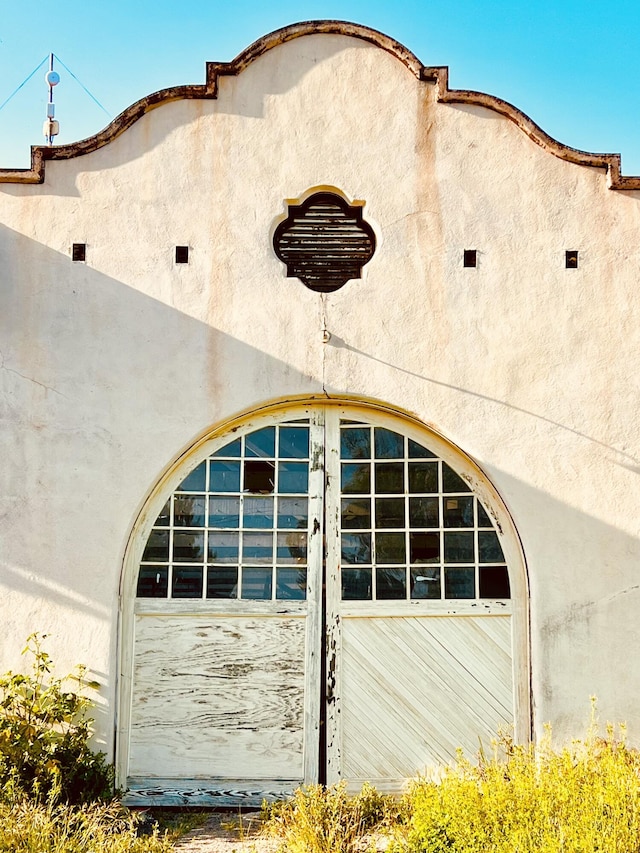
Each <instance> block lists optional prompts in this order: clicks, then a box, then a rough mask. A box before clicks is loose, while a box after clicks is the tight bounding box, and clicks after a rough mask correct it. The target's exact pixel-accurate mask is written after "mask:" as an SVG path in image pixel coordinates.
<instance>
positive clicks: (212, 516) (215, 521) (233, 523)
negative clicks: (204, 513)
mask: <svg viewBox="0 0 640 853" xmlns="http://www.w3.org/2000/svg"><path fill="white" fill-rule="evenodd" d="M239 524H240V498H216V497H213V496H211V497H210V498H209V527H238V525H239Z"/></svg>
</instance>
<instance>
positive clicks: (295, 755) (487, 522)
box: [127, 406, 515, 805]
mask: <svg viewBox="0 0 640 853" xmlns="http://www.w3.org/2000/svg"><path fill="white" fill-rule="evenodd" d="M302 414H303V415H304V417H302V416H301V417H293V416H290V417H289V418H288V419H285V418H283V417H282V415H280V416H274V417H273V418H272V419H271V421H268V422H266V423H261V424H257V425H256V424H250V425H248V426H246V427H245V428H244V429H243V430H241V431H238V433H237V434H236V435H234V436H233V437H232V438H231V440H226V441H224V440H218V441H217V442H216V443H214V445H213V447H212V449H211V450H210V452H209V453H208V455H207V457H206V459H204V460H203V461H202V462H201V463H200V464H199V465H196V467H195V468H194V469H193V471H192V472H190V473H189V474H188V475H187V476H186V477H185V478H184V479H183V480H182V482H181V483H180V485H179V487H178V489H176V490H175V491H174V492H173V494H172V495H171V497H170V499H169V501H168V503H167V505H166V507H165V508H164V509H163V510H162V512H161V513H160V515H159V516H158V518H157V519H156V522H155V524H154V525H153V529H152V531H151V533H150V535H149V537H148V539H147V543H146V546H145V549H144V552H143V554H142V559H141V561H140V568H139V577H138V596H137V598H136V602H135V614H134V620H133V621H134V638H133V649H134V653H133V658H132V671H131V679H132V691H131V707H130V715H129V718H128V725H129V733H128V765H127V786H128V787H129V789H130V794H129V797H128V801H129V802H131V803H140V802H147V803H152V802H153V803H157V804H170V803H188V804H193V803H202V804H220V805H221V804H229V803H236V802H245V803H249V802H251V803H256V804H258V803H259V802H261V800H262V799H263V798H265V797H266V798H274V797H281V796H285V795H286V794H288V793H289V792H291V791H292V790H293V789H294V788H295V787H296V786H297V785H299V784H303V783H310V782H314V781H317V780H318V779H321V780H326V781H328V782H334V781H337V780H339V779H346V780H348V782H349V783H350V785H352V786H353V787H357V786H359V785H360V784H361V783H362V782H364V781H372V782H374V783H375V784H376V785H377V786H378V787H380V788H381V789H385V790H398V789H399V788H400V787H401V786H402V784H403V783H404V781H405V780H406V779H407V778H409V777H411V776H413V775H415V774H416V773H418V772H422V771H423V770H424V769H425V767H426V766H427V765H432V764H441V763H446V762H448V761H450V760H452V759H454V758H455V756H456V750H457V748H458V747H462V748H463V749H464V750H465V752H466V753H467V754H468V755H469V756H473V755H475V754H476V753H477V751H478V748H479V746H480V745H482V746H483V747H484V748H488V747H489V745H490V740H491V738H492V737H494V736H495V735H496V733H497V731H498V729H499V728H504V727H507V726H509V725H511V724H512V723H513V721H514V695H515V694H514V681H513V674H512V673H513V655H512V645H513V644H512V636H511V635H512V611H511V600H510V584H509V574H508V570H507V565H506V562H505V558H504V555H503V550H502V547H501V541H500V538H499V537H498V534H497V532H496V529H495V526H494V524H493V522H492V520H491V517H490V516H489V514H488V513H487V511H486V510H485V507H484V505H483V502H482V500H481V499H480V498H479V497H478V495H477V494H475V493H474V492H473V491H472V489H471V487H470V485H469V482H468V481H467V480H465V479H463V478H461V477H460V476H459V475H458V473H456V471H455V470H454V468H453V467H451V465H449V464H448V463H447V461H445V460H444V459H443V458H441V455H436V454H435V453H434V452H432V450H430V449H429V448H428V447H427V446H426V444H425V443H424V439H423V437H422V434H421V433H418V434H416V430H415V428H413V430H412V429H408V428H403V424H402V422H401V421H398V419H397V418H390V417H389V416H383V415H378V416H369V417H367V418H366V419H365V418H364V417H363V416H362V415H363V413H362V412H358V413H355V414H354V411H353V410H352V409H348V408H341V407H338V406H316V407H313V408H309V409H307V410H306V411H305V412H303V413H302ZM323 533H324V541H325V545H324V548H323ZM323 673H324V676H323Z"/></svg>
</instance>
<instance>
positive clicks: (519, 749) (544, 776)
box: [393, 727, 640, 853]
mask: <svg viewBox="0 0 640 853" xmlns="http://www.w3.org/2000/svg"><path fill="white" fill-rule="evenodd" d="M620 735H621V736H620V737H615V734H614V731H613V729H612V727H609V728H608V730H607V735H606V737H604V738H601V737H598V736H597V735H596V734H595V733H594V732H593V731H592V732H591V733H590V734H589V735H588V736H587V738H586V739H585V740H584V741H576V742H574V743H572V744H571V745H570V746H568V747H566V748H564V749H562V750H558V751H556V750H554V749H553V748H552V746H551V737H550V733H548V734H547V736H546V737H545V738H544V739H543V741H542V742H541V743H540V744H539V745H538V746H537V747H534V746H516V745H514V744H512V743H510V742H509V741H508V740H505V741H503V743H502V747H503V749H504V751H505V752H506V757H504V758H498V757H497V756H494V757H493V758H491V759H490V760H487V759H484V758H481V760H480V761H479V763H478V764H471V763H470V762H467V761H465V760H463V759H462V758H460V759H459V760H458V763H457V765H456V766H455V767H453V768H450V769H449V770H447V771H446V772H444V773H443V774H442V777H441V778H440V779H439V780H437V781H429V780H428V779H419V780H417V781H415V782H414V783H413V784H412V785H411V787H410V789H409V790H408V792H407V794H406V795H405V808H406V813H407V817H408V819H407V822H406V824H405V826H404V827H402V828H400V827H398V829H399V831H398V833H397V834H396V841H395V845H394V848H393V849H394V853H443V851H446V852H447V853H481V852H482V853H487V851H491V853H513V851H517V853H638V851H640V753H638V752H637V751H636V750H632V749H629V748H628V747H627V746H626V745H625V742H624V730H622V731H621V733H620Z"/></svg>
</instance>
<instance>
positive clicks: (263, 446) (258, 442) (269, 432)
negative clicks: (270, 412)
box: [244, 426, 276, 459]
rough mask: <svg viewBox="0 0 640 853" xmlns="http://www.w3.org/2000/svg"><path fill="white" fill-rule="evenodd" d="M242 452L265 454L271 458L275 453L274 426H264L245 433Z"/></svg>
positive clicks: (256, 454)
mask: <svg viewBox="0 0 640 853" xmlns="http://www.w3.org/2000/svg"><path fill="white" fill-rule="evenodd" d="M244 452H245V456H262V457H264V456H266V457H269V458H270V459H273V458H274V456H275V455H276V428H275V427H272V426H270V427H264V428H263V429H259V430H256V431H255V432H250V433H249V435H245V437H244Z"/></svg>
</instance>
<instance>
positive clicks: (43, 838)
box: [0, 799, 174, 853]
mask: <svg viewBox="0 0 640 853" xmlns="http://www.w3.org/2000/svg"><path fill="white" fill-rule="evenodd" d="M137 824H138V819H137V817H136V815H134V814H132V813H131V812H129V811H128V810H126V809H123V808H122V806H121V805H120V804H119V803H117V802H114V803H109V804H104V803H100V804H98V803H95V804H91V805H85V806H70V805H62V804H59V805H51V804H49V805H46V804H42V803H37V802H34V801H30V800H27V799H23V800H21V801H18V800H14V801H12V802H0V853H89V851H90V853H170V851H172V850H173V840H174V837H172V836H171V835H170V834H166V833H164V832H158V831H155V832H154V833H153V834H151V835H142V836H138V830H137Z"/></svg>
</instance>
